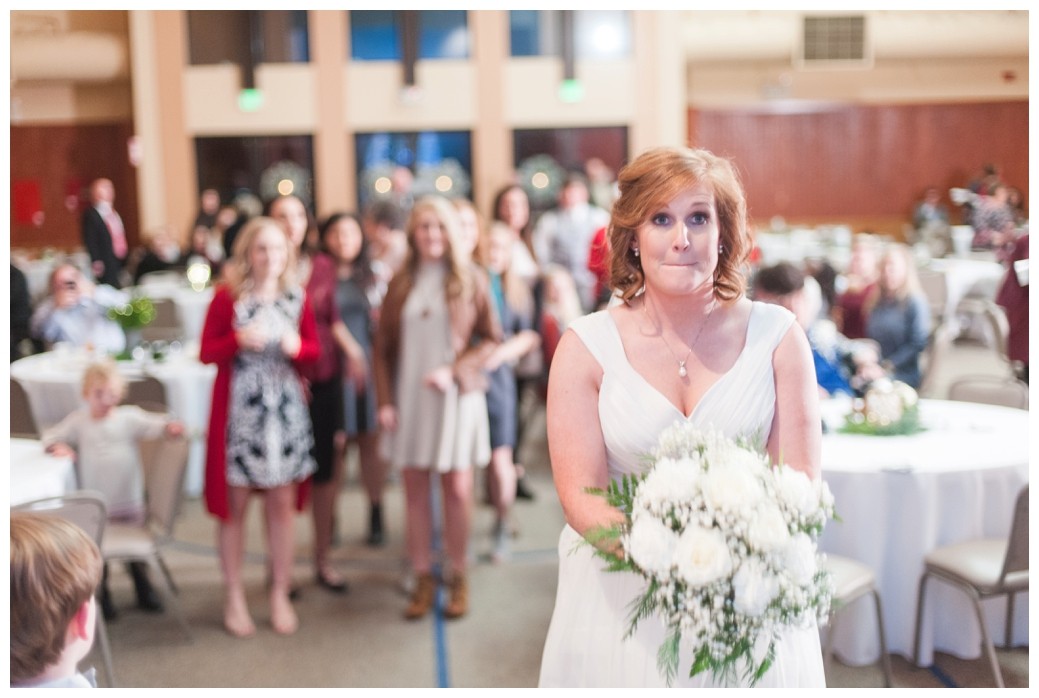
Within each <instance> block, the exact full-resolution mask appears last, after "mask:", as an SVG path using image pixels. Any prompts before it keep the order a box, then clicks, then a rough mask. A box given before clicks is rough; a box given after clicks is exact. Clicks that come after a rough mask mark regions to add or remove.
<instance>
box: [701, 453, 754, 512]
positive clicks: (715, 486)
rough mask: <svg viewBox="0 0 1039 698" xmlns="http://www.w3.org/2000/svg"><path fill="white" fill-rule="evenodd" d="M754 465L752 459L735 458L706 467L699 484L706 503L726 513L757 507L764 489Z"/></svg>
mask: <svg viewBox="0 0 1039 698" xmlns="http://www.w3.org/2000/svg"><path fill="white" fill-rule="evenodd" d="M741 460H742V459H741ZM715 463H717V461H715ZM754 467H755V466H753V465H751V461H743V462H739V461H737V462H724V463H723V464H721V465H717V464H716V465H714V467H712V468H711V469H710V470H708V471H707V473H706V474H705V475H704V478H703V482H702V483H701V485H700V488H701V490H702V491H703V496H704V500H705V501H706V502H707V504H708V506H710V507H712V508H714V509H717V510H720V511H725V512H737V511H740V510H747V509H752V508H753V507H755V506H757V504H758V502H759V501H760V500H761V498H762V497H763V496H764V494H765V490H764V488H762V486H761V482H760V480H758V477H757V474H756V473H755V470H754Z"/></svg>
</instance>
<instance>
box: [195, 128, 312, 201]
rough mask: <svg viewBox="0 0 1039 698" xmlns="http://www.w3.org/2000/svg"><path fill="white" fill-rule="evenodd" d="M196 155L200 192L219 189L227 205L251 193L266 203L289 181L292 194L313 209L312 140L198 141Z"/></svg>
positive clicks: (271, 138) (279, 137)
mask: <svg viewBox="0 0 1039 698" xmlns="http://www.w3.org/2000/svg"><path fill="white" fill-rule="evenodd" d="M195 155H196V157H197V159H198V185H199V190H200V191H201V190H202V189H207V188H212V189H216V190H217V191H219V192H220V197H221V199H222V200H224V201H229V200H230V199H231V198H233V197H234V196H235V195H236V194H239V193H241V192H243V191H248V192H251V193H253V194H255V195H256V196H258V197H259V198H260V199H261V200H263V201H265V202H266V201H268V200H270V199H273V198H274V197H275V196H276V194H277V185H278V183H279V182H281V181H283V180H288V181H290V182H291V183H292V193H293V194H295V195H297V196H299V197H300V198H301V199H302V200H303V201H304V203H306V204H307V205H308V206H313V203H314V201H313V197H314V184H313V181H314V146H313V139H312V138H311V137H310V136H241V137H238V136H229V137H222V136H218V137H205V138H196V139H195ZM283 186H284V185H283Z"/></svg>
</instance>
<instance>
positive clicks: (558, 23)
mask: <svg viewBox="0 0 1039 698" xmlns="http://www.w3.org/2000/svg"><path fill="white" fill-rule="evenodd" d="M509 40H510V43H511V54H512V55H513V56H516V57H519V56H560V55H562V54H563V19H562V11H560V10H544V11H541V10H510V11H509ZM573 41H574V52H575V53H574V55H575V56H576V57H577V58H578V59H582V60H595V59H604V58H624V57H626V56H630V55H631V13H630V12H628V11H626V10H577V11H574V36H573Z"/></svg>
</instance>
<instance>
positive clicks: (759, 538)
mask: <svg viewBox="0 0 1039 698" xmlns="http://www.w3.org/2000/svg"><path fill="white" fill-rule="evenodd" d="M789 540H790V531H789V530H788V529H787V523H786V519H784V518H783V512H782V511H780V510H779V507H777V506H776V505H775V504H774V503H773V502H770V501H765V502H762V503H761V505H760V506H759V507H758V508H757V509H756V510H755V511H754V513H753V514H752V515H751V518H750V525H749V526H748V527H747V543H749V544H750V547H751V549H752V550H756V551H758V552H762V553H769V552H772V551H773V550H778V549H780V548H782V547H783V546H784V545H786V544H787V542H788V541H789Z"/></svg>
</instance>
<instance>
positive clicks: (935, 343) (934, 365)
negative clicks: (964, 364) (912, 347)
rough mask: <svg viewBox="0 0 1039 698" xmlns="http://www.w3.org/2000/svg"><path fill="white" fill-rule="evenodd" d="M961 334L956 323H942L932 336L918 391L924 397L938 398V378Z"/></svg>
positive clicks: (925, 352)
mask: <svg viewBox="0 0 1039 698" xmlns="http://www.w3.org/2000/svg"><path fill="white" fill-rule="evenodd" d="M959 332H960V329H959V326H958V324H957V323H956V322H955V321H952V322H950V321H942V322H941V323H940V324H939V325H938V328H937V329H936V330H935V331H934V332H933V333H932V334H931V338H930V339H929V340H928V342H927V349H926V350H925V351H924V355H923V358H924V365H923V376H922V377H921V379H920V388H919V390H918V392H919V393H920V395H921V396H922V397H937V395H936V392H937V376H938V374H939V373H941V370H942V367H943V366H944V365H945V362H946V361H947V359H948V356H949V352H950V351H952V343H953V342H954V341H955V340H956V337H957V336H958V335H959Z"/></svg>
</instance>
